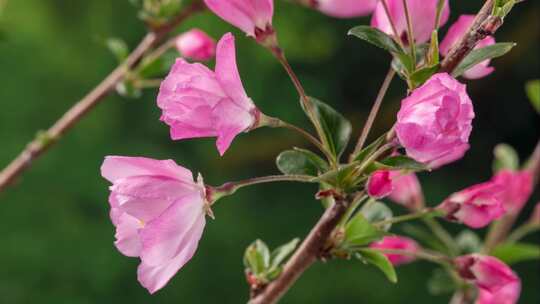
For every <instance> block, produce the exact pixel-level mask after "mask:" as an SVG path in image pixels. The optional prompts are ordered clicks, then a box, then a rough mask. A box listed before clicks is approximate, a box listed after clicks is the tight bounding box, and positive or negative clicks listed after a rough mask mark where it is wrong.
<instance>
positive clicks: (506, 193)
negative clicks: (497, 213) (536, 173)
mask: <svg viewBox="0 0 540 304" xmlns="http://www.w3.org/2000/svg"><path fill="white" fill-rule="evenodd" d="M492 181H493V182H494V183H496V184H499V185H500V186H501V187H502V189H503V190H502V192H501V195H500V198H499V199H500V200H501V202H502V203H503V206H504V209H506V211H508V212H509V213H514V214H515V213H517V212H519V211H521V209H522V208H523V206H524V205H525V203H527V200H528V199H529V197H530V196H531V194H532V190H533V178H532V174H531V172H529V171H517V172H516V171H511V170H501V171H499V172H498V173H497V174H496V175H495V176H494V177H493V179H492Z"/></svg>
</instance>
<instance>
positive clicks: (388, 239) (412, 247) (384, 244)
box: [369, 236, 420, 265]
mask: <svg viewBox="0 0 540 304" xmlns="http://www.w3.org/2000/svg"><path fill="white" fill-rule="evenodd" d="M369 247H370V248H373V249H387V250H403V251H408V252H410V253H415V252H417V251H418V250H419V249H420V246H419V245H418V244H417V243H416V242H415V241H414V240H412V239H410V238H407V237H403V236H385V237H384V238H383V239H382V240H380V241H378V242H375V243H372V244H371V245H369ZM384 255H385V256H386V257H387V258H388V260H390V262H391V263H392V264H393V265H401V264H406V263H410V262H412V261H414V260H415V258H414V256H410V255H401V254H394V253H385V254H384Z"/></svg>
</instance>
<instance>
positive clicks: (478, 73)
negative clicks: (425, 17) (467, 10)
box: [439, 15, 495, 79]
mask: <svg viewBox="0 0 540 304" xmlns="http://www.w3.org/2000/svg"><path fill="white" fill-rule="evenodd" d="M475 17H476V16H475V15H461V16H459V18H458V20H457V21H456V23H454V24H452V26H450V28H449V29H448V32H447V33H446V36H445V37H444V39H443V41H442V42H441V45H440V48H439V50H440V51H441V54H442V55H443V56H446V55H448V53H449V52H450V49H451V48H452V46H453V45H454V44H455V43H457V42H458V41H459V39H460V38H461V36H463V34H465V32H466V31H467V30H468V29H469V28H470V27H471V25H472V23H473V21H474V18H475ZM492 44H495V38H493V36H488V37H486V38H484V39H482V40H480V42H478V44H477V45H476V47H475V49H478V48H483V47H486V46H488V45H492ZM490 61H491V60H490V59H488V60H484V61H482V62H480V63H479V64H477V65H475V66H474V67H472V68H471V69H469V70H467V71H466V72H465V73H463V77H465V78H468V79H478V78H482V77H485V76H487V75H489V74H491V73H492V72H493V71H494V70H495V68H493V67H490V66H489V63H490Z"/></svg>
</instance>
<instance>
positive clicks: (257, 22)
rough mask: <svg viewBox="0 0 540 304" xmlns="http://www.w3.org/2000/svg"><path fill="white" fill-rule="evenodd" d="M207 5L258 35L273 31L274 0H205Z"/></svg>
mask: <svg viewBox="0 0 540 304" xmlns="http://www.w3.org/2000/svg"><path fill="white" fill-rule="evenodd" d="M204 3H206V6H208V8H209V9H210V10H211V11H213V12H214V13H215V14H216V15H218V16H219V17H221V18H222V19H223V20H225V21H227V22H229V23H230V24H232V25H234V26H236V27H237V28H239V29H241V30H242V31H244V32H245V33H246V34H247V35H248V36H251V37H258V36H259V35H261V34H262V33H267V32H272V31H273V30H272V16H273V15H274V1H273V0H204Z"/></svg>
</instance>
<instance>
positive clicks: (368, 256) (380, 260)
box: [356, 249, 397, 283]
mask: <svg viewBox="0 0 540 304" xmlns="http://www.w3.org/2000/svg"><path fill="white" fill-rule="evenodd" d="M358 253H359V254H358V255H356V257H357V258H358V259H360V260H361V261H364V262H365V263H369V264H371V265H374V266H376V267H377V268H379V269H380V270H381V271H382V272H383V273H384V274H385V275H386V277H387V278H388V280H389V281H390V282H392V283H397V274H396V270H395V269H394V266H393V265H392V263H390V260H388V258H387V257H386V256H385V255H384V254H382V253H380V252H379V251H377V250H374V249H359V250H358Z"/></svg>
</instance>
